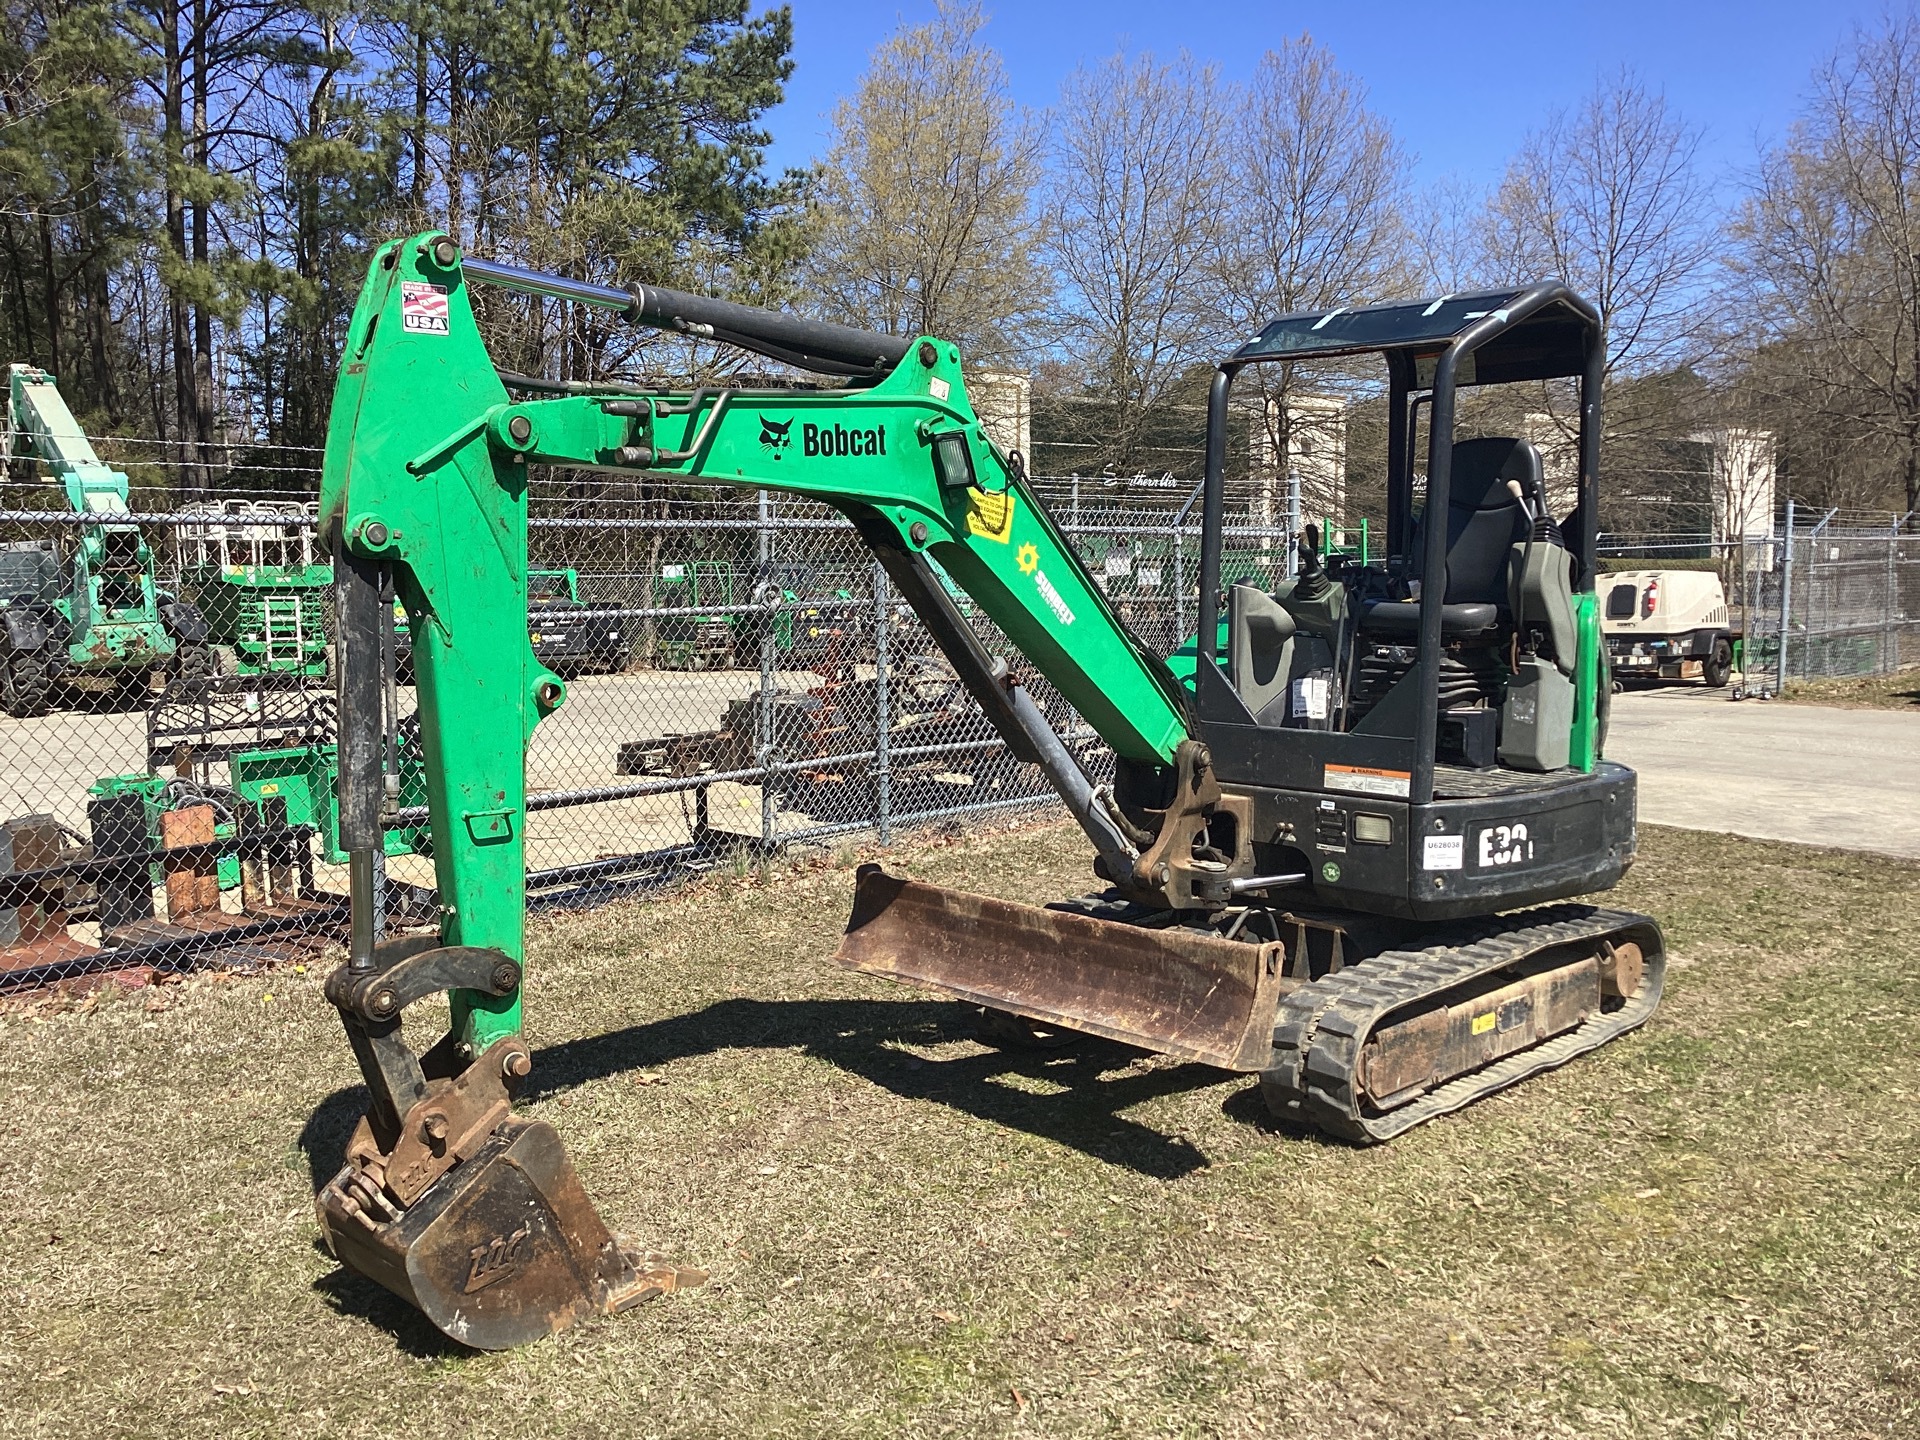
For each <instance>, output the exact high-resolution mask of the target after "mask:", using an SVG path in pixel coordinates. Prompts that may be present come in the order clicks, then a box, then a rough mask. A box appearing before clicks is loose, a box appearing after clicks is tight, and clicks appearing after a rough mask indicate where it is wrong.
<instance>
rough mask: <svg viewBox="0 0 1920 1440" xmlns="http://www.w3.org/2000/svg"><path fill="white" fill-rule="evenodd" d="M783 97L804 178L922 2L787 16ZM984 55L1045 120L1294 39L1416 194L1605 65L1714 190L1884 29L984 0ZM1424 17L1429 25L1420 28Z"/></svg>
mask: <svg viewBox="0 0 1920 1440" xmlns="http://www.w3.org/2000/svg"><path fill="white" fill-rule="evenodd" d="M792 4H793V10H794V61H795V67H796V68H795V71H794V76H793V80H792V82H791V83H790V85H789V87H788V99H787V101H786V103H785V104H784V105H782V106H781V107H780V108H779V109H778V110H776V111H774V112H773V114H772V116H771V117H770V120H769V124H770V127H771V129H772V131H773V134H774V147H773V151H772V154H771V157H770V158H771V159H772V161H773V163H774V165H775V166H776V167H778V166H782V165H798V164H804V163H806V162H807V161H808V160H809V159H811V158H813V157H814V156H816V155H818V154H819V153H820V151H821V150H822V149H824V146H825V135H826V131H827V117H828V116H829V115H830V114H831V112H832V109H833V106H834V102H835V100H836V98H837V97H838V96H840V95H842V94H845V93H847V92H848V91H850V90H851V89H852V87H853V85H854V83H855V81H856V80H857V79H858V77H859V75H860V72H861V71H862V70H864V69H865V68H866V63H867V57H868V55H869V54H870V53H871V52H872V50H873V48H874V46H876V45H877V44H879V43H880V42H881V41H882V40H883V39H885V38H886V36H887V35H888V34H889V33H891V31H892V30H893V29H894V27H895V26H896V25H897V24H899V23H900V21H901V20H902V19H906V20H908V21H914V22H918V21H921V20H924V19H925V18H927V17H928V16H930V15H931V14H932V13H933V6H932V3H931V0H792ZM988 9H989V13H990V14H991V15H992V17H993V18H992V22H991V24H989V25H988V27H987V31H986V34H987V37H988V39H989V40H990V41H991V42H992V43H993V44H994V45H995V47H996V48H998V49H999V51H1000V52H1001V54H1002V55H1003V56H1005V57H1006V62H1007V70H1008V74H1009V77H1010V79H1011V80H1012V83H1013V89H1014V93H1015V95H1016V96H1017V98H1019V99H1020V100H1021V101H1022V102H1024V103H1026V104H1029V105H1034V106H1044V105H1047V104H1050V103H1052V101H1053V100H1054V99H1055V97H1056V96H1057V94H1058V91H1059V85H1060V81H1061V79H1062V78H1063V77H1064V76H1065V75H1067V73H1068V72H1069V71H1071V70H1072V69H1073V68H1074V66H1076V65H1077V64H1079V63H1081V62H1082V61H1088V60H1097V59H1099V58H1101V57H1102V56H1105V55H1108V54H1111V53H1112V52H1113V51H1114V50H1115V49H1116V48H1118V47H1120V46H1122V45H1125V46H1126V47H1127V48H1129V49H1132V50H1152V51H1154V52H1155V53H1160V54H1169V55H1170V54H1173V53H1174V52H1176V51H1178V50H1180V49H1181V48H1182V47H1184V48H1186V49H1188V50H1190V51H1192V52H1193V53H1194V54H1195V55H1198V56H1201V57H1203V58H1207V59H1212V60H1215V61H1217V62H1219V64H1220V66H1221V68H1222V70H1223V71H1224V72H1225V73H1226V74H1227V75H1228V76H1229V77H1230V78H1234V79H1240V78H1244V77H1245V76H1246V75H1247V74H1248V73H1249V72H1250V71H1251V70H1252V67H1253V63H1254V61H1255V59H1257V58H1258V56H1259V55H1260V53H1261V52H1262V51H1264V50H1265V49H1267V48H1268V47H1269V46H1271V45H1273V44H1275V43H1276V42H1277V41H1279V40H1281V39H1283V38H1285V37H1286V36H1288V35H1295V34H1298V33H1299V32H1300V31H1302V30H1306V31H1309V32H1311V33H1312V34H1313V36H1314V37H1315V39H1317V40H1319V41H1320V42H1321V43H1323V44H1325V45H1327V46H1328V47H1329V48H1331V49H1332V51H1333V52H1334V54H1335V55H1336V56H1337V57H1338V58H1339V61H1340V63H1341V65H1342V66H1343V67H1345V68H1346V69H1347V70H1349V71H1351V72H1353V73H1355V74H1357V75H1359V76H1360V78H1361V79H1363V80H1364V81H1365V82H1366V83H1367V86H1368V88H1369V90H1370V91H1371V93H1372V99H1373V104H1374V107H1375V108H1376V109H1377V110H1379V111H1380V112H1381V113H1383V114H1384V115H1385V116H1386V117H1387V119H1388V120H1390V121H1391V122H1392V123H1393V125H1394V127H1395V129H1396V130H1397V131H1398V132H1399V135H1400V138H1401V140H1402V142H1403V143H1405V144H1406V145H1407V147H1408V148H1409V149H1411V150H1413V151H1414V152H1415V153H1416V154H1417V155H1418V156H1419V165H1418V169H1417V171H1416V176H1417V178H1418V179H1419V180H1421V181H1423V182H1425V181H1431V180H1435V179H1438V178H1440V177H1442V176H1446V175H1449V174H1456V175H1459V176H1461V177H1462V178H1464V179H1466V180H1467V181H1469V182H1472V183H1479V184H1485V183H1490V182H1492V181H1493V180H1495V179H1497V178H1498V176H1499V174H1500V171H1501V170H1502V168H1503V167H1504V165H1505V162H1506V158H1507V156H1508V155H1509V154H1510V153H1512V151H1513V150H1514V148H1515V147H1516V146H1517V144H1518V143H1519V141H1520V139H1521V137H1522V136H1523V135H1524V134H1525V133H1526V131H1527V130H1528V129H1529V128H1530V127H1531V126H1533V125H1535V124H1537V123H1538V122H1539V120H1540V119H1541V118H1542V117H1544V116H1545V115H1546V114H1547V113H1548V112H1549V111H1550V110H1552V109H1554V108H1555V107H1557V106H1564V105H1566V104H1568V103H1570V102H1571V101H1573V100H1575V99H1577V98H1578V97H1579V96H1580V95H1581V94H1582V93H1583V92H1584V91H1586V90H1587V89H1588V88H1590V87H1591V86H1592V84H1593V82H1594V79H1595V77H1596V76H1597V75H1599V74H1601V73H1603V72H1611V71H1613V70H1615V69H1617V68H1618V67H1619V66H1621V65H1622V64H1627V65H1631V66H1633V67H1634V68H1635V69H1636V70H1638V71H1639V73H1640V74H1641V75H1642V76H1643V77H1644V78H1645V79H1646V80H1647V81H1649V82H1650V83H1651V84H1653V85H1655V86H1658V87H1660V88H1663V89H1665V91H1666V93H1667V96H1668V98H1669V99H1670V100H1671V101H1673V102H1674V103H1675V104H1676V105H1677V106H1678V107H1679V108H1680V110H1681V112H1682V113H1683V114H1684V115H1686V116H1687V117H1688V118H1689V119H1690V120H1692V121H1693V122H1694V123H1695V124H1698V125H1701V126H1704V127H1705V129H1706V132H1707V133H1706V144H1705V148H1704V150H1703V155H1702V158H1703V160H1704V161H1705V162H1706V164H1707V165H1709V166H1710V167H1711V168H1712V169H1713V170H1714V171H1715V172H1716V173H1717V174H1720V175H1722V176H1724V177H1729V178H1730V177H1731V175H1732V174H1733V173H1734V172H1735V171H1736V170H1738V169H1739V168H1741V167H1744V166H1747V165H1750V164H1751V163H1752V160H1753V158H1754V155H1755V146H1756V140H1757V139H1777V138H1779V136H1780V135H1781V134H1782V133H1783V132H1784V131H1785V129H1786V127H1787V125H1788V124H1789V123H1790V122H1791V120H1792V117H1793V115H1794V113H1795V111H1796V110H1797V109H1798V108H1799V105H1800V102H1801V100H1802V98H1803V97H1804V95H1805V93H1806V89H1807V83H1808V77H1809V74H1810V72H1811V69H1812V66H1813V64H1814V62H1815V61H1816V60H1817V59H1818V58H1819V57H1821V56H1823V55H1825V54H1827V53H1829V52H1830V51H1831V50H1832V49H1833V48H1834V47H1835V46H1836V45H1837V44H1839V43H1840V42H1842V41H1843V40H1845V39H1846V38H1847V37H1848V35H1849V34H1850V33H1851V30H1852V27H1853V25H1854V24H1855V23H1856V22H1859V23H1866V24H1869V25H1870V24H1873V23H1874V22H1876V21H1877V20H1878V19H1879V18H1880V17H1881V16H1883V15H1884V14H1885V13H1886V6H1885V4H1884V3H1881V0H1874V3H1865V0H1797V3H1795V0H1749V3H1746V4H1728V3H1721V0H1714V3H1701V0H1665V3H1645V0H1619V3H1613V4H1605V5H1600V4H1592V3H1587V4H1580V3H1574V4H1567V3H1564V0H1562V3H1555V0H1535V3H1532V4H1512V3H1491V0H1486V3H1456V4H1451V5H1448V4H1445V3H1428V4H1420V5H1415V4H1400V3H1376V4H1366V3H1359V4H1346V5H1326V4H1321V5H1284V4H1274V3H1270V0H1246V3H1241V4H1218V3H1211V0H1197V3H1185V4H1181V3H1167V0H1158V3H1147V0H1105V3H1098V4H1084V3H1054V4H1046V3H1032V0H1028V3H1025V4H1020V3H1006V0H1003V3H999V4H994V3H993V0H988ZM1436 14H1442V15H1445V16H1446V17H1447V19H1446V23H1445V24H1444V25H1440V26H1435V25H1434V24H1433V23H1432V18H1431V17H1433V16H1434V15H1436Z"/></svg>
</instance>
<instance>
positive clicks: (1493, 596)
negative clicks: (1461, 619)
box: [1413, 436, 1541, 605]
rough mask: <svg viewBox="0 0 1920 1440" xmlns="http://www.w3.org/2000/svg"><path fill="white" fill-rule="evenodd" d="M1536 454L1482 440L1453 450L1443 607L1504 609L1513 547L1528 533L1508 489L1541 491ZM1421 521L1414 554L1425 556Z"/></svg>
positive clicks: (1516, 443)
mask: <svg viewBox="0 0 1920 1440" xmlns="http://www.w3.org/2000/svg"><path fill="white" fill-rule="evenodd" d="M1540 477H1541V469H1540V452H1539V451H1538V450H1536V449H1534V448H1533V446H1532V445H1531V444H1529V443H1528V442H1527V441H1525V440H1515V439H1512V438H1509V437H1506V436H1482V437H1479V438H1476V439H1473V440H1460V441H1456V442H1455V443H1454V447H1453V479H1452V482H1451V483H1450V484H1449V486H1448V487H1447V488H1448V494H1447V593H1446V595H1445V596H1444V597H1443V598H1444V600H1445V601H1446V603H1448V604H1450V605H1454V604H1469V605H1471V604H1495V605H1505V604H1506V603H1507V566H1508V562H1509V560H1510V558H1511V547H1512V545H1513V542H1514V541H1516V540H1519V539H1523V538H1524V537H1525V535H1526V531H1527V519H1526V514H1525V512H1524V511H1522V510H1521V508H1520V502H1519V501H1517V500H1515V499H1514V498H1513V492H1512V491H1510V490H1509V489H1507V481H1509V480H1518V481H1519V482H1520V484H1521V485H1522V486H1523V487H1525V488H1526V490H1527V493H1528V494H1531V495H1537V494H1540V493H1541V490H1540ZM1424 529H1425V517H1424V516H1422V517H1421V524H1420V525H1419V526H1416V527H1415V529H1414V548H1413V553H1414V554H1415V555H1416V556H1418V555H1421V554H1423V553H1424V551H1423V549H1422V546H1423V545H1424V543H1425V542H1424V539H1423V538H1422V537H1423V531H1424Z"/></svg>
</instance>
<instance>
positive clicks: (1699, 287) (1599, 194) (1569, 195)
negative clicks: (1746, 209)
mask: <svg viewBox="0 0 1920 1440" xmlns="http://www.w3.org/2000/svg"><path fill="white" fill-rule="evenodd" d="M1699 148H1700V132H1699V131H1698V130H1697V129H1695V128H1694V127H1692V126H1690V125H1688V124H1687V123H1686V122H1685V121H1684V120H1683V119H1682V118H1681V117H1680V116H1679V115H1678V114H1677V113H1676V112H1675V111H1674V110H1673V108H1672V107H1671V106H1669V105H1668V104H1667V101H1666V97H1665V96H1664V95H1661V94H1660V93H1658V92H1657V91H1651V90H1648V89H1647V88H1646V87H1645V86H1644V85H1643V84H1641V83H1640V81H1639V80H1638V79H1637V78H1635V77H1634V76H1633V75H1632V74H1631V73H1630V72H1622V73H1621V74H1619V75H1617V76H1615V77H1614V78H1612V79H1611V80H1607V81H1603V82H1602V83H1600V84H1599V85H1597V86H1596V87H1595V88H1594V90H1593V92H1592V93H1591V94H1589V95H1588V96H1587V98H1586V99H1585V100H1584V101H1582V102H1581V103H1580V105H1579V106H1578V108H1576V109H1574V110H1572V111H1570V112H1561V113H1558V114H1556V115H1554V116H1553V117H1552V118H1551V119H1550V120H1548V122H1547V123H1546V125H1545V126H1544V127H1542V128H1541V129H1540V130H1537V131H1535V132H1534V133H1533V134H1532V135H1530V136H1528V137H1527V140H1526V142H1525V144H1524V145H1523V146H1522V147H1521V150H1520V153H1519V154H1518V155H1516V156H1515V157H1514V159H1513V162H1512V163H1511V164H1510V165H1509V166H1508V167H1507V173H1506V177H1505V178H1504V179H1503V180H1502V181H1501V183H1500V187H1499V189H1498V191H1497V192H1496V193H1495V195H1494V198H1493V203H1492V206H1491V208H1490V212H1489V215H1488V221H1489V223H1488V226H1487V236H1488V255H1487V260H1488V262H1489V271H1490V273H1494V274H1498V275H1501V276H1503V277H1505V278H1506V279H1508V280H1521V281H1525V280H1533V279H1538V278H1541V277H1545V276H1555V277H1558V278H1560V279H1562V280H1565V281H1567V282H1568V283H1569V284H1570V285H1572V286H1573V287H1574V289H1576V290H1578V291H1579V292H1580V293H1581V294H1583V295H1585V296H1586V297H1587V298H1588V299H1589V300H1591V301H1592V302H1593V303H1594V304H1595V305H1597V306H1598V307H1599V309H1600V313H1601V316H1602V317H1603V318H1604V319H1605V320H1606V323H1607V359H1608V367H1609V372H1610V373H1611V372H1613V371H1629V372H1631V371H1647V370H1660V369H1670V368H1672V367H1674V366H1676V365H1679V364H1683V363H1685V362H1687V361H1689V360H1691V359H1694V358H1696V357H1697V356H1698V354H1699V353H1700V351H1701V349H1702V346H1701V333H1702V331H1701V324H1700V322H1701V319H1702V316H1703V307H1704V304H1705V300H1706V283H1707V281H1708V279H1709V276H1710V269H1711V266H1712V263H1713V260H1714V254H1715V248H1716V241H1717V236H1716V234H1715V231H1714V227H1713V224H1712V218H1713V214H1714V205H1713V196H1712V192H1711V189H1710V187H1709V186H1708V184H1707V183H1706V181H1704V180H1703V179H1702V178H1701V176H1700V174H1699V172H1698V170H1697V169H1696V168H1695V159H1696V156H1697V154H1698V151H1699Z"/></svg>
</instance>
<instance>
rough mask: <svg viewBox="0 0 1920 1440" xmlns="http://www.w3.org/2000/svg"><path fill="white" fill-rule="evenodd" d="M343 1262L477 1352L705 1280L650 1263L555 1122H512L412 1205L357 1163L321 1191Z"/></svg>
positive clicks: (326, 1223)
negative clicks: (640, 1259)
mask: <svg viewBox="0 0 1920 1440" xmlns="http://www.w3.org/2000/svg"><path fill="white" fill-rule="evenodd" d="M315 1203H316V1206H317V1208H318V1210H319V1214H320V1227H321V1230H322V1232H323V1233H324V1235H325V1236H326V1240H327V1245H328V1248H329V1249H331V1250H332V1252H333V1254H334V1256H335V1258H336V1259H338V1260H339V1261H340V1262H341V1263H342V1264H343V1265H346V1266H347V1267H348V1268H350V1269H353V1270H357V1271H358V1272H359V1273H360V1274H362V1275H365V1276H366V1277H367V1278H368V1279H371V1280H374V1281H377V1282H378V1283H379V1284H381V1285H384V1286H385V1287H386V1288H387V1289H389V1290H391V1291H392V1292H393V1293H394V1294H396V1295H398V1296H399V1297H400V1298H401V1299H403V1300H406V1301H407V1302H409V1303H410V1304H412V1305H413V1306H415V1307H416V1308H417V1309H418V1310H419V1311H420V1312H421V1313H422V1314H423V1315H425V1316H426V1317H427V1319H428V1320H429V1321H431V1322H432V1323H433V1324H434V1325H435V1326H436V1327H438V1328H439V1330H440V1331H441V1332H442V1333H443V1334H445V1335H447V1336H448V1337H449V1338H451V1339H453V1340H457V1341H459V1342H460V1343H461V1344H463V1345H469V1346H472V1347H473V1348H474V1349H476V1350H506V1349H510V1348H511V1347H513V1346H516V1345H525V1344H527V1343H529V1342H531V1341H534V1340H538V1339H540V1338H541V1337H542V1336H545V1335H549V1334H552V1333H554V1332H555V1331H558V1330H564V1329H566V1328H567V1327H568V1326H570V1325H573V1324H575V1323H577V1322H579V1321H581V1320H584V1319H586V1318H587V1317H588V1316H590V1315H594V1314H607V1313H612V1312H614V1311H618V1310H624V1309H626V1308H627V1307H628V1306H630V1305H634V1304H637V1303H638V1302H640V1301H642V1300H648V1299H651V1298H653V1297H654V1296H656V1295H661V1294H665V1293H666V1292H667V1291H669V1290H672V1289H674V1288H676V1287H677V1286H678V1285H680V1284H686V1283H698V1281H699V1280H700V1279H703V1278H704V1277H702V1276H697V1275H694V1274H693V1273H692V1272H683V1271H676V1270H674V1269H672V1268H671V1267H660V1268H655V1269H638V1268H636V1267H635V1265H634V1264H633V1262H632V1261H630V1260H629V1259H628V1257H627V1256H626V1255H625V1254H624V1253H623V1252H622V1251H621V1249H620V1246H619V1244H618V1243H617V1242H616V1241H615V1240H614V1238H613V1236H612V1234H610V1233H609V1232H608V1230H607V1227H606V1226H605V1224H603V1223H602V1221H601V1219H600V1216H599V1214H598V1213H597V1212H596V1211H595V1210H594V1208H593V1204H592V1202H591V1201H589V1200H588V1199H587V1193H586V1191H585V1190H584V1189H583V1188H582V1187H581V1184H580V1179H579V1177H578V1176H577V1175H576V1174H575V1173H574V1169H573V1164H572V1162H571V1161H569V1160H568V1159H567V1153H566V1151H565V1149H564V1148H563V1147H562V1146H561V1144H560V1137H559V1136H558V1135H557V1134H555V1133H554V1130H553V1127H552V1126H550V1125H548V1124H547V1123H546V1122H545V1121H543V1120H521V1119H518V1118H509V1119H508V1120H506V1121H505V1122H503V1123H502V1124H501V1125H500V1126H499V1128H497V1129H496V1130H495V1131H494V1132H493V1133H492V1134H491V1135H489V1136H488V1137H487V1139H486V1140H485V1142H484V1143H483V1144H482V1145H481V1147H480V1149H479V1150H478V1151H477V1152H476V1153H475V1154H474V1155H473V1156H472V1157H471V1158H469V1159H467V1160H465V1161H463V1162H462V1163H460V1164H459V1165H456V1166H455V1167H454V1168H453V1169H451V1170H450V1171H448V1172H447V1173H446V1174H444V1175H442V1176H441V1177H440V1178H439V1179H438V1180H436V1181H434V1182H433V1184H431V1185H430V1186H429V1187H428V1188H427V1189H426V1191H425V1192H424V1193H423V1194H421V1195H420V1197H419V1198H418V1199H416V1200H415V1201H414V1202H413V1203H412V1204H411V1205H409V1206H407V1207H405V1208H404V1209H401V1208H400V1207H398V1206H396V1205H394V1204H393V1203H392V1201H391V1199H390V1198H389V1197H388V1196H386V1195H385V1194H384V1193H383V1192H381V1191H380V1190H379V1189H377V1188H376V1187H373V1186H370V1185H368V1184H367V1183H366V1177H365V1175H364V1172H363V1171H362V1170H361V1169H360V1168H359V1167H358V1166H356V1165H354V1164H352V1163H349V1164H348V1165H347V1167H346V1168H345V1169H343V1170H342V1171H341V1172H340V1173H339V1175H337V1176H335V1177H334V1179H333V1181H332V1183H331V1184H329V1185H328V1186H327V1188H326V1189H324V1190H322V1191H321V1192H320V1194H319V1196H318V1197H317V1199H316V1202H315Z"/></svg>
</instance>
